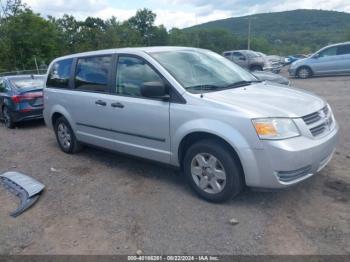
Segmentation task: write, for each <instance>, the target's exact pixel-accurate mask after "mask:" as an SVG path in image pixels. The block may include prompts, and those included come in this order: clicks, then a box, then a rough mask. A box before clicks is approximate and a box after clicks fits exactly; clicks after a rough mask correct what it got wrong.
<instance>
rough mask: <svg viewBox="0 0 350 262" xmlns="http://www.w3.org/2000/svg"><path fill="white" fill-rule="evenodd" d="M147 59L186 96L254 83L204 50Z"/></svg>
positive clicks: (218, 56)
mask: <svg viewBox="0 0 350 262" xmlns="http://www.w3.org/2000/svg"><path fill="white" fill-rule="evenodd" d="M151 55H152V56H153V57H154V58H155V59H156V60H157V61H158V62H159V63H160V64H161V65H162V66H163V67H164V68H165V69H166V70H168V72H169V73H170V74H172V75H173V76H174V78H176V80H177V81H178V82H179V83H180V84H181V85H182V86H183V87H184V88H185V89H186V90H188V91H189V92H192V93H198V92H206V91H208V92H210V91H215V90H218V89H225V88H234V86H235V85H238V84H242V83H248V82H256V81H258V80H257V79H256V78H255V77H254V76H253V75H252V74H250V73H249V72H247V71H246V70H244V69H242V68H241V67H239V66H238V65H236V64H235V63H232V62H231V61H229V60H228V59H226V58H224V57H223V56H221V55H218V54H216V53H214V52H211V51H208V50H199V49H198V50H197V49H188V50H172V51H164V52H155V53H151Z"/></svg>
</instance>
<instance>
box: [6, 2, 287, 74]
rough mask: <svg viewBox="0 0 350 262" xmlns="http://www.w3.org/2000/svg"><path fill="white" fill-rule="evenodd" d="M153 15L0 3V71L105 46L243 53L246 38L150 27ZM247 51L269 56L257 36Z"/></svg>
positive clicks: (217, 32) (267, 47)
mask: <svg viewBox="0 0 350 262" xmlns="http://www.w3.org/2000/svg"><path fill="white" fill-rule="evenodd" d="M155 19H156V14H155V13H153V12H152V11H151V10H149V9H140V10H138V11H137V12H136V14H135V15H134V16H133V17H131V18H130V19H128V20H127V21H119V20H118V19H117V18H116V17H111V18H110V19H107V20H102V19H100V18H97V17H87V18H86V19H85V20H84V21H78V20H77V19H76V18H75V17H74V16H71V15H63V16H62V17H60V18H55V17H52V16H48V17H47V18H44V17H42V16H41V15H40V14H37V13H35V12H34V11H33V10H32V9H31V8H30V7H29V6H27V5H25V4H23V3H22V2H21V0H2V1H1V6H0V72H3V71H12V70H25V69H34V68H35V67H36V64H37V65H38V66H42V67H44V66H45V65H47V64H48V63H50V61H51V60H52V59H54V58H55V57H59V56H62V55H67V54H72V53H77V52H84V51H92V50H99V49H108V48H121V47H137V46H163V45H176V46H194V47H200V48H206V49H210V50H213V51H215V52H218V53H221V52H223V51H225V50H233V49H246V46H247V39H246V37H240V36H235V35H234V34H232V33H231V32H229V31H227V30H224V29H193V30H181V29H178V28H173V29H171V30H169V31H168V30H167V29H166V28H165V27H164V26H163V25H160V26H156V25H155ZM251 46H252V49H254V50H257V51H261V52H266V53H269V52H273V51H276V50H273V48H272V47H271V45H270V44H269V42H268V41H267V40H266V39H265V38H262V37H254V38H253V39H252V44H251ZM286 51H287V50H286Z"/></svg>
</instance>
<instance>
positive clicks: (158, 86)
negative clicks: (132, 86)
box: [141, 81, 170, 100]
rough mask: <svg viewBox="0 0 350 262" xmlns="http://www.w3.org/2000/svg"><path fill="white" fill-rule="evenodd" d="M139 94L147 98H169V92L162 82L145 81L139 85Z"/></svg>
mask: <svg viewBox="0 0 350 262" xmlns="http://www.w3.org/2000/svg"><path fill="white" fill-rule="evenodd" d="M141 95H142V96H144V97H149V98H159V99H163V100H169V98H170V96H169V92H168V89H167V87H166V86H165V84H164V82H158V81H157V82H145V83H143V85H142V87H141Z"/></svg>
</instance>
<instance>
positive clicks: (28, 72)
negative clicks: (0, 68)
mask: <svg viewBox="0 0 350 262" xmlns="http://www.w3.org/2000/svg"><path fill="white" fill-rule="evenodd" d="M46 71H47V70H46V69H39V70H36V69H34V70H18V71H11V72H1V73H0V77H1V76H12V75H44V74H46Z"/></svg>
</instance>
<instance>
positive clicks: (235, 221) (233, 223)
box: [230, 218, 239, 226]
mask: <svg viewBox="0 0 350 262" xmlns="http://www.w3.org/2000/svg"><path fill="white" fill-rule="evenodd" d="M238 223H239V222H238V220H236V219H234V218H232V219H230V224H231V225H233V226H234V225H237V224H238Z"/></svg>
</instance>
